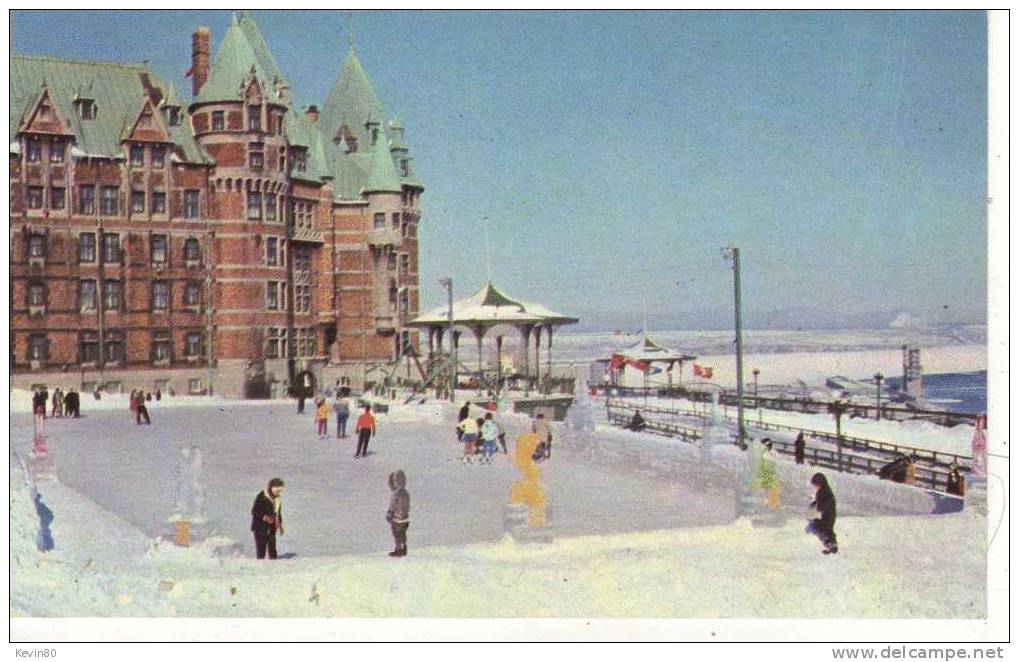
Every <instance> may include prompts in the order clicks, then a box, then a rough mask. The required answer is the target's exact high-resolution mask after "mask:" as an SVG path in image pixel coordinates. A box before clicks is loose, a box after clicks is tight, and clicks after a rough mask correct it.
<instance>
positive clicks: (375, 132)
mask: <svg viewBox="0 0 1019 662" xmlns="http://www.w3.org/2000/svg"><path fill="white" fill-rule="evenodd" d="M378 142H379V130H378V129H372V145H377V144H378Z"/></svg>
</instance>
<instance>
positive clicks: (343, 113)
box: [319, 47, 385, 150]
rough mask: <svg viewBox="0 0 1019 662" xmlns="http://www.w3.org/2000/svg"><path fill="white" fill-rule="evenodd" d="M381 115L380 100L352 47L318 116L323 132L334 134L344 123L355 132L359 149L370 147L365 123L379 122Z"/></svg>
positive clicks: (369, 137) (328, 134)
mask: <svg viewBox="0 0 1019 662" xmlns="http://www.w3.org/2000/svg"><path fill="white" fill-rule="evenodd" d="M383 117H385V113H384V111H383V109H382V104H381V103H380V102H379V98H378V97H377V96H376V95H375V89H374V88H373V87H372V84H371V82H370V81H369V80H368V75H367V74H366V73H365V71H364V68H363V67H362V66H361V62H360V61H359V60H358V59H357V55H356V54H355V53H354V48H353V47H351V48H350V51H349V52H348V53H347V60H346V62H345V63H344V64H343V69H342V70H341V71H340V75H339V76H338V77H337V78H336V83H335V84H334V85H333V89H332V90H330V92H329V96H328V97H327V98H326V102H325V106H324V107H323V108H322V114H321V116H320V117H319V124H320V125H321V127H322V132H323V133H324V134H325V135H326V136H330V137H331V136H334V135H336V133H337V131H338V130H339V128H340V126H341V125H342V124H346V125H347V126H348V127H350V130H351V131H352V132H353V133H354V136H355V138H356V139H357V142H358V144H359V146H360V149H362V150H363V149H370V147H371V145H372V141H371V133H370V129H369V127H368V123H369V122H376V123H377V122H380V121H381V119H382V118H383Z"/></svg>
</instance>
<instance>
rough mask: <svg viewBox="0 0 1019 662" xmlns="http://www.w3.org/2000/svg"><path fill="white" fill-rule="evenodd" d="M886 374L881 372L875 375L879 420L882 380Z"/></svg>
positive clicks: (878, 417)
mask: <svg viewBox="0 0 1019 662" xmlns="http://www.w3.org/2000/svg"><path fill="white" fill-rule="evenodd" d="M884 378H885V376H884V375H882V374H881V373H880V372H879V373H877V374H876V375H874V381H875V382H876V383H877V420H879V421H880V420H881V382H882V381H883V380H884Z"/></svg>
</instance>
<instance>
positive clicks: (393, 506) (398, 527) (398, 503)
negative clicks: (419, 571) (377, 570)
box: [386, 469, 410, 558]
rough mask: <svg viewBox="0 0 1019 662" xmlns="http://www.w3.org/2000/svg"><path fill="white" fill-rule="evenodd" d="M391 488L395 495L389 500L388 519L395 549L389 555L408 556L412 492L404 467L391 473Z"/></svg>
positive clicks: (395, 556)
mask: <svg viewBox="0 0 1019 662" xmlns="http://www.w3.org/2000/svg"><path fill="white" fill-rule="evenodd" d="M389 489H390V490H392V492H393V496H392V497H391V498H390V500H389V510H388V511H387V512H386V521H387V522H389V527H390V529H391V530H392V532H393V543H394V549H393V551H391V552H389V555H390V556H392V557H394V558H399V557H401V556H407V529H408V528H409V527H410V493H409V492H408V491H407V477H406V476H405V475H404V473H403V470H402V469H397V470H396V471H394V472H393V473H391V474H389Z"/></svg>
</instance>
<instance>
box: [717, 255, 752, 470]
mask: <svg viewBox="0 0 1019 662" xmlns="http://www.w3.org/2000/svg"><path fill="white" fill-rule="evenodd" d="M722 257H724V258H725V259H727V260H732V289H733V307H734V308H735V311H736V315H735V317H736V319H735V325H736V419H737V425H738V427H739V432H738V436H739V446H740V448H742V449H744V450H745V449H746V445H747V443H746V440H747V428H746V422H745V421H744V418H743V320H742V317H741V313H740V307H741V304H740V278H739V248H736V247H735V246H730V247H726V248H723V249H722Z"/></svg>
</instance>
